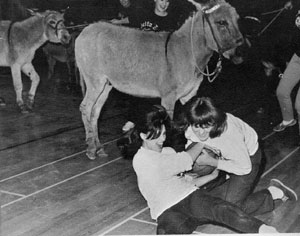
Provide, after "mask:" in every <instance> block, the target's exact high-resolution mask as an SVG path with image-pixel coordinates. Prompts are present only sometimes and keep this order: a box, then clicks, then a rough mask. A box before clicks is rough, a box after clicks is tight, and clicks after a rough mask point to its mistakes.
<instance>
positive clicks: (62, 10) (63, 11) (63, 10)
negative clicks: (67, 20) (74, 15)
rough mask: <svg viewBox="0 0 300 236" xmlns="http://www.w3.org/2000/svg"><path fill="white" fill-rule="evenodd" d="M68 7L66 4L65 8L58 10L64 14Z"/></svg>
mask: <svg viewBox="0 0 300 236" xmlns="http://www.w3.org/2000/svg"><path fill="white" fill-rule="evenodd" d="M69 9H70V6H67V7H66V8H65V9H61V10H59V12H60V13H63V14H65V13H66V11H67V10H69Z"/></svg>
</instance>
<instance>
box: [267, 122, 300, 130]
mask: <svg viewBox="0 0 300 236" xmlns="http://www.w3.org/2000/svg"><path fill="white" fill-rule="evenodd" d="M295 124H297V121H296V120H295V119H293V120H292V121H291V122H290V123H288V124H287V125H284V124H283V123H282V122H281V123H280V124H279V125H276V126H275V127H274V128H273V131H275V132H281V131H283V130H285V129H286V128H287V127H290V126H293V125H295Z"/></svg>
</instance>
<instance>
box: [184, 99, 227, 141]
mask: <svg viewBox="0 0 300 236" xmlns="http://www.w3.org/2000/svg"><path fill="white" fill-rule="evenodd" d="M183 119H184V124H185V128H187V126H189V125H195V126H196V127H199V126H200V127H202V128H206V127H213V128H212V130H211V131H210V133H209V137H210V138H215V137H218V136H220V135H221V134H222V133H223V132H224V131H225V129H226V128H227V121H226V119H227V116H226V113H225V112H223V111H221V110H220V109H219V108H217V107H216V106H215V104H214V102H213V101H212V99H211V98H208V97H198V96H195V97H193V98H192V99H191V100H189V101H188V103H187V104H186V105H185V110H184V117H183Z"/></svg>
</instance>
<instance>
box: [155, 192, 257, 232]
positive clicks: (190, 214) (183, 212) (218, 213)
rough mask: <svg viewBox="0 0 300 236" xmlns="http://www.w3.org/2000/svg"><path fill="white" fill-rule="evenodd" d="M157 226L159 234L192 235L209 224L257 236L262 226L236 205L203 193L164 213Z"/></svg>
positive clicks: (184, 200)
mask: <svg viewBox="0 0 300 236" xmlns="http://www.w3.org/2000/svg"><path fill="white" fill-rule="evenodd" d="M157 223H158V226H157V234H190V233H192V232H193V231H194V230H195V229H196V228H197V226H199V225H202V224H207V223H212V224H220V225H225V226H227V227H229V228H232V229H234V230H236V231H237V232H241V233H258V230H259V227H260V226H261V225H262V224H263V222H262V221H260V220H258V219H256V218H254V217H253V216H250V215H249V214H247V213H246V212H244V211H242V210H241V209H240V208H239V207H237V206H236V205H234V204H232V203H229V202H226V201H224V200H222V199H220V198H216V197H213V196H211V195H209V194H208V193H207V192H206V191H205V190H202V189H199V190H197V191H195V192H193V193H192V194H190V195H189V196H188V197H186V198H185V199H183V200H182V201H180V202H179V203H177V204H176V205H174V206H172V207H171V208H169V209H167V210H166V211H164V212H163V213H162V214H161V215H160V216H159V217H158V219H157Z"/></svg>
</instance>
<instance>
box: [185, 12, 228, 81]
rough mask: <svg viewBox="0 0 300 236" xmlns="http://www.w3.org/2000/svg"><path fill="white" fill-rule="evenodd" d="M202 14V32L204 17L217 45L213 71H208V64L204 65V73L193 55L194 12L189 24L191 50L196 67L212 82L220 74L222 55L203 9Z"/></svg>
mask: <svg viewBox="0 0 300 236" xmlns="http://www.w3.org/2000/svg"><path fill="white" fill-rule="evenodd" d="M203 14H204V16H203V32H204V19H206V21H207V23H208V25H209V28H210V30H211V33H212V35H213V38H214V40H215V43H216V44H217V47H218V54H219V58H218V62H217V65H216V68H215V69H214V71H213V72H212V73H209V71H208V66H206V71H207V73H205V72H204V71H203V70H201V69H200V68H199V66H198V65H197V61H196V57H195V54H194V45H193V28H194V16H195V14H194V15H193V17H192V24H191V37H190V38H191V51H192V56H193V59H194V62H195V66H196V68H197V69H198V71H199V72H200V73H201V74H202V75H204V76H206V77H207V80H208V82H210V83H212V82H213V81H214V80H215V79H216V78H217V77H218V75H219V74H220V72H221V70H222V59H223V57H222V54H221V47H220V44H219V43H218V41H217V39H216V36H215V34H214V31H213V29H212V25H211V23H210V21H209V19H208V17H207V16H206V13H205V12H204V11H203ZM211 76H213V78H211Z"/></svg>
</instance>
